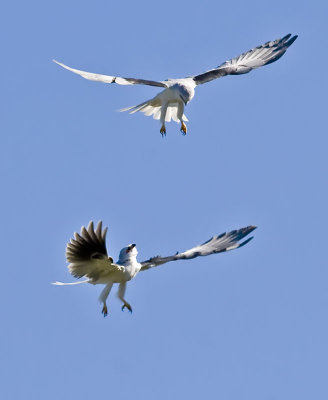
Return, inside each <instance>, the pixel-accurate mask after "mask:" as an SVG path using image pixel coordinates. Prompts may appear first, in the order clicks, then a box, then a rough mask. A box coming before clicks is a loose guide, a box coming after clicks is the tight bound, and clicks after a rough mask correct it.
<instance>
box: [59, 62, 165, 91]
mask: <svg viewBox="0 0 328 400" xmlns="http://www.w3.org/2000/svg"><path fill="white" fill-rule="evenodd" d="M53 62H55V63H56V64H58V65H60V66H61V67H63V68H65V69H68V70H69V71H71V72H74V74H78V75H80V76H82V78H85V79H88V80H90V81H97V82H104V83H117V84H118V85H136V84H139V85H149V86H158V87H165V88H166V87H167V85H166V84H165V83H164V82H156V81H148V80H145V79H137V78H122V77H119V76H110V75H102V74H95V73H93V72H86V71H81V70H79V69H75V68H71V67H68V66H67V65H65V64H63V63H60V62H59V61H56V60H53Z"/></svg>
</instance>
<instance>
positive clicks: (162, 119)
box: [160, 103, 168, 137]
mask: <svg viewBox="0 0 328 400" xmlns="http://www.w3.org/2000/svg"><path fill="white" fill-rule="evenodd" d="M167 107H168V104H167V103H162V107H161V116H160V121H161V123H162V126H161V129H160V132H161V135H162V137H164V136H166V128H165V117H166V112H167Z"/></svg>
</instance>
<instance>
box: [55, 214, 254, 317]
mask: <svg viewBox="0 0 328 400" xmlns="http://www.w3.org/2000/svg"><path fill="white" fill-rule="evenodd" d="M254 229H256V227H255V226H247V227H246V228H241V229H237V230H234V231H231V232H228V233H222V234H221V235H219V236H214V237H212V238H211V239H209V240H208V241H207V242H205V243H203V244H201V245H198V246H195V247H193V248H192V249H190V250H186V251H184V252H183V253H179V252H178V253H176V254H175V255H173V256H168V257H161V256H155V257H152V258H149V259H148V260H146V261H142V262H140V263H139V262H138V261H137V254H138V251H137V248H136V245H135V244H134V243H133V244H129V245H128V246H126V247H123V249H122V250H121V251H120V255H119V259H118V261H117V262H116V263H114V261H113V258H112V257H110V256H108V254H107V249H106V233H107V228H105V229H102V222H101V221H100V222H99V223H98V225H97V227H96V229H94V225H93V222H92V221H91V222H90V223H89V225H88V228H85V227H84V226H82V228H81V233H80V234H78V233H76V232H75V234H74V239H71V241H70V242H69V243H68V244H67V246H66V258H67V262H68V263H69V265H68V270H69V272H70V273H71V274H72V275H73V276H74V277H75V278H82V277H85V278H87V279H86V280H84V281H77V282H72V283H63V282H55V283H53V284H54V285H76V284H80V283H91V284H92V285H98V284H103V285H105V287H104V289H103V291H102V292H101V294H100V297H99V301H100V302H101V303H102V304H103V308H102V314H103V315H104V317H106V316H107V314H108V309H107V304H106V300H107V297H108V295H109V293H110V291H111V289H112V286H113V284H114V283H118V284H119V288H118V298H119V299H120V300H121V301H122V303H123V305H122V311H123V310H124V309H125V308H127V309H128V310H129V311H130V312H132V307H131V305H130V304H129V303H128V302H127V301H126V300H125V289H126V283H127V282H128V281H130V280H131V279H133V278H134V277H135V276H136V275H137V274H138V272H140V271H146V270H148V269H150V268H154V267H158V266H159V265H162V264H165V263H167V262H169V261H178V260H190V259H192V258H195V257H199V256H208V255H210V254H215V253H222V252H224V251H228V250H234V249H237V248H238V247H242V246H244V245H245V244H246V243H248V242H249V241H250V240H252V239H253V237H250V238H248V239H246V240H244V241H243V242H241V243H239V242H240V241H241V240H242V239H243V238H244V237H245V236H247V235H248V234H249V233H251V232H252V231H253V230H254Z"/></svg>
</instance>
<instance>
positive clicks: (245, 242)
mask: <svg viewBox="0 0 328 400" xmlns="http://www.w3.org/2000/svg"><path fill="white" fill-rule="evenodd" d="M252 239H254V236H251V237H250V238H248V239H247V240H245V241H244V242H242V243H240V245H239V246H238V247H243V246H245V244H247V243H248V242H250V241H251V240H252Z"/></svg>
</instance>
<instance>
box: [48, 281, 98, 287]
mask: <svg viewBox="0 0 328 400" xmlns="http://www.w3.org/2000/svg"><path fill="white" fill-rule="evenodd" d="M89 282H90V280H89V279H87V280H86V281H79V282H68V283H65V282H52V283H51V284H52V285H58V286H66V285H79V284H80V283H89Z"/></svg>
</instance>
